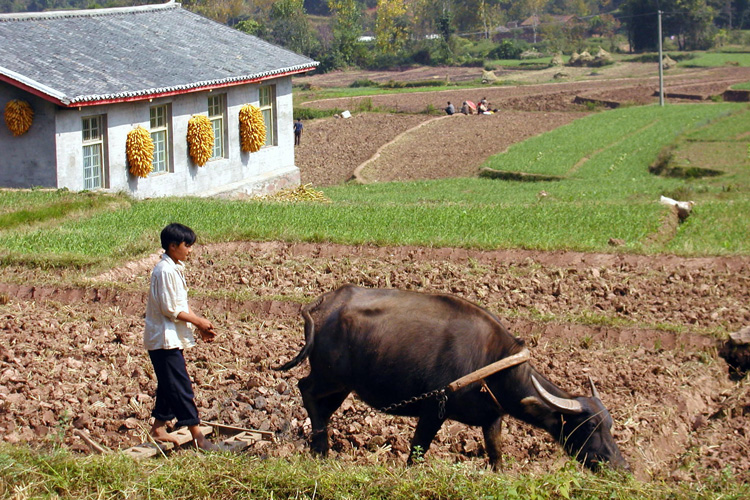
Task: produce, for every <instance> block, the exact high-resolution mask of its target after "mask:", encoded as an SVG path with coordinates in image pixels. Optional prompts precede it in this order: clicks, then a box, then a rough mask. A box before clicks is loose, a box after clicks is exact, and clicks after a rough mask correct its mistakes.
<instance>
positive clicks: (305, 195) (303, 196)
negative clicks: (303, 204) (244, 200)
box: [258, 184, 331, 203]
mask: <svg viewBox="0 0 750 500" xmlns="http://www.w3.org/2000/svg"><path fill="white" fill-rule="evenodd" d="M258 199H260V200H263V201H288V202H292V203H294V202H298V201H318V202H321V203H331V199H330V198H327V197H326V196H325V195H324V194H323V193H322V192H321V191H318V190H316V189H313V187H312V185H311V184H304V185H302V186H298V187H296V188H293V189H292V188H290V189H282V190H280V191H276V192H275V193H273V194H268V195H264V196H259V197H258Z"/></svg>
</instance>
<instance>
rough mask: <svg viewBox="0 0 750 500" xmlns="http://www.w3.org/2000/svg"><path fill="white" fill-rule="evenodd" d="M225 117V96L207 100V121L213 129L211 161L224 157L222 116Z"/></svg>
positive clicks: (213, 96) (211, 97)
mask: <svg viewBox="0 0 750 500" xmlns="http://www.w3.org/2000/svg"><path fill="white" fill-rule="evenodd" d="M225 115H226V94H221V95H212V96H210V97H209V98H208V119H209V120H211V126H212V127H213V129H214V152H213V155H212V156H211V159H212V160H213V159H215V158H223V157H224V116H225Z"/></svg>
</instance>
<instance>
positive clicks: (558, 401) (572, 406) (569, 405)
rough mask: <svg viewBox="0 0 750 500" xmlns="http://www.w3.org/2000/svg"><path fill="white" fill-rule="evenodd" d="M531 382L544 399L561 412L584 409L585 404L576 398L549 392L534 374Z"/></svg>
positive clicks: (577, 411)
mask: <svg viewBox="0 0 750 500" xmlns="http://www.w3.org/2000/svg"><path fill="white" fill-rule="evenodd" d="M531 382H532V383H533V384H534V388H535V389H536V392H538V393H539V396H540V397H541V398H542V400H543V401H544V402H545V403H547V404H548V405H550V406H551V407H553V408H554V409H556V410H557V411H559V412H561V413H581V412H582V411H583V406H581V403H579V402H578V401H576V400H575V399H565V398H559V397H557V396H554V395H552V394H550V393H549V392H547V390H546V389H544V387H542V384H540V383H539V381H538V380H537V379H536V377H535V376H534V375H532V376H531Z"/></svg>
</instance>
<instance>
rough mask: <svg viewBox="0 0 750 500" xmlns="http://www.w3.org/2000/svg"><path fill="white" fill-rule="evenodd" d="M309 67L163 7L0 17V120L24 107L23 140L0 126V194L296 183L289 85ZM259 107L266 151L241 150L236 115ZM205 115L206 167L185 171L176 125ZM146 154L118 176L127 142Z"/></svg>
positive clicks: (188, 165) (202, 191)
mask: <svg viewBox="0 0 750 500" xmlns="http://www.w3.org/2000/svg"><path fill="white" fill-rule="evenodd" d="M317 64H318V63H317V62H316V61H313V60H311V59H309V58H307V57H304V56H301V55H298V54H295V53H293V52H290V51H288V50H286V49H283V48H281V47H277V46H275V45H272V44H270V43H267V42H265V41H263V40H260V39H259V38H256V37H254V36H251V35H247V34H245V33H242V32H240V31H237V30H235V29H232V28H229V27H228V26H225V25H222V24H219V23H216V22H214V21H211V20H209V19H206V18H203V17H201V16H199V15H197V14H194V13H192V12H189V11H187V10H184V9H182V8H181V6H180V5H179V4H176V3H172V2H170V3H167V4H162V5H148V6H141V7H127V8H111V9H95V10H78V11H58V12H41V13H25V14H2V15H0V111H2V110H4V109H5V107H6V104H7V103H8V102H9V101H11V100H21V101H25V102H26V103H28V104H30V106H31V108H32V109H33V112H34V114H33V121H32V125H31V127H30V128H29V129H28V131H27V132H26V133H24V134H22V135H18V136H14V135H13V134H12V133H11V132H10V129H9V127H6V126H4V124H3V123H0V151H2V155H0V186H4V187H22V188H23V187H33V186H40V187H53V188H68V189H70V190H73V191H80V190H103V191H112V192H126V193H129V194H131V195H132V196H134V197H136V198H147V197H157V196H180V195H198V196H209V195H215V194H222V193H233V192H242V193H248V194H257V193H264V192H270V191H274V190H276V189H278V188H281V187H293V186H296V185H298V184H299V179H300V176H299V169H298V168H297V167H296V166H295V164H294V145H293V144H294V141H293V135H292V83H291V76H292V75H295V74H299V73H304V72H306V71H309V70H311V69H314V68H315V67H316V66H317ZM245 104H252V105H254V106H257V107H259V108H260V110H261V112H262V115H263V118H264V122H265V125H266V131H267V132H266V144H265V146H264V147H262V148H261V149H260V150H259V151H257V152H254V153H248V152H243V151H242V150H241V147H240V138H239V111H240V109H241V108H242V107H243V106H244V105H245ZM198 114H200V115H205V116H207V117H208V118H209V120H210V122H211V126H212V128H213V131H214V135H215V141H214V145H213V151H212V155H213V156H212V158H211V159H210V160H209V161H208V162H207V163H205V165H204V166H197V165H195V164H194V163H193V162H192V160H191V158H190V155H189V154H188V145H187V139H186V137H187V124H188V120H189V119H190V118H191V116H193V115H198ZM136 126H141V127H143V128H145V129H146V130H147V131H148V132H149V133H150V135H151V138H152V139H153V142H154V146H155V154H154V161H153V171H152V172H151V174H149V175H148V176H147V177H145V178H142V177H136V176H134V175H132V174H131V173H130V172H129V166H128V164H127V160H126V138H127V134H128V132H130V131H131V130H133V129H134V128H135V127H136Z"/></svg>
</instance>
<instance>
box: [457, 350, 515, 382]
mask: <svg viewBox="0 0 750 500" xmlns="http://www.w3.org/2000/svg"><path fill="white" fill-rule="evenodd" d="M528 360H529V350H528V349H526V348H524V350H523V351H521V352H519V353H517V354H514V355H512V356H508V357H507V358H503V359H501V360H500V361H495V362H494V363H492V364H490V365H487V366H485V367H483V368H480V369H479V370H476V371H473V372H471V373H469V374H468V375H464V376H463V377H461V378H460V379H458V380H454V381H453V382H451V383H450V384H448V388H447V392H456V391H457V390H459V389H461V388H463V387H466V386H467V385H469V384H473V383H474V382H477V381H479V380H482V379H484V378H486V377H489V376H490V375H492V374H495V373H497V372H499V371H502V370H505V369H506V368H510V367H511V366H516V365H520V364H521V363H524V362H526V361H528Z"/></svg>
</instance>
